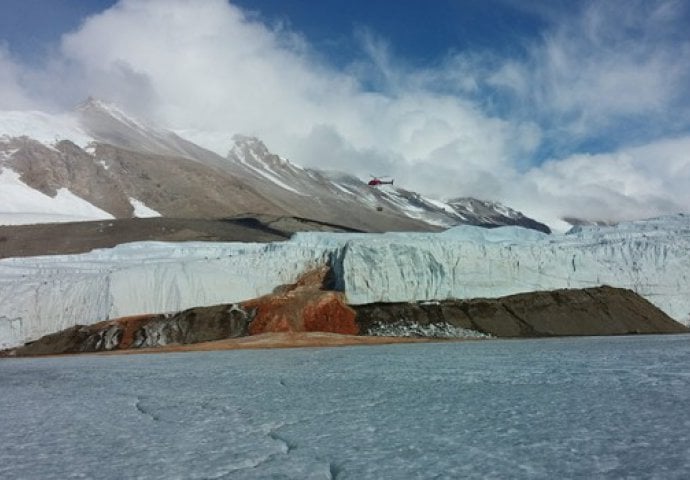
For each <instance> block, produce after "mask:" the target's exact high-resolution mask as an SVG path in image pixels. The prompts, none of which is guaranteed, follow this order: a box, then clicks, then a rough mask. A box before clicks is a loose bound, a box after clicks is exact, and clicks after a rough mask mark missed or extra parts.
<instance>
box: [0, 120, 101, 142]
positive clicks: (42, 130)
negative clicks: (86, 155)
mask: <svg viewBox="0 0 690 480" xmlns="http://www.w3.org/2000/svg"><path fill="white" fill-rule="evenodd" d="M0 136H7V137H21V136H27V137H30V138H32V139H34V140H37V141H39V142H41V143H43V144H45V145H46V146H51V145H54V144H56V143H58V142H59V141H61V140H70V141H72V142H73V143H75V144H77V145H79V146H80V147H86V146H88V144H89V143H91V142H93V141H94V139H93V137H91V136H90V135H88V134H87V133H86V132H85V131H84V130H83V129H82V128H81V127H80V126H79V122H78V120H77V119H76V118H75V117H74V116H73V115H70V114H55V115H51V114H48V113H44V112H37V111H0Z"/></svg>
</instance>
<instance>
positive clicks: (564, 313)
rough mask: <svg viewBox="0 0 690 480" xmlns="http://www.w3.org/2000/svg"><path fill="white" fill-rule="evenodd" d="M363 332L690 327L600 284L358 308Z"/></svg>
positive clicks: (506, 333)
mask: <svg viewBox="0 0 690 480" xmlns="http://www.w3.org/2000/svg"><path fill="white" fill-rule="evenodd" d="M353 308H354V309H355V310H356V311H357V323H358V324H359V327H360V329H361V331H362V333H363V334H365V335H366V334H367V333H368V332H372V331H374V330H376V329H377V328H380V327H381V326H384V325H388V324H400V323H403V324H409V325H423V326H425V325H445V324H447V325H452V326H454V327H458V328H463V329H470V330H476V331H479V332H483V333H486V334H490V335H493V336H496V337H548V336H560V335H623V334H634V333H682V332H688V331H689V330H688V328H687V327H685V326H684V325H682V324H680V323H678V322H676V321H675V320H673V319H672V318H671V317H669V316H668V315H666V314H665V313H664V312H663V311H661V310H660V309H659V308H657V307H655V306H654V305H653V304H651V303H650V302H648V301H647V300H645V299H644V298H642V297H641V296H639V295H637V294H636V293H634V292H632V291H631V290H626V289H621V288H612V287H607V286H603V287H597V288H585V289H564V290H554V291H546V292H532V293H523V294H517V295H510V296H507V297H501V298H496V299H472V300H444V301H438V302H419V303H371V304H366V305H357V306H354V307H353Z"/></svg>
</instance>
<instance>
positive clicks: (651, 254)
mask: <svg viewBox="0 0 690 480" xmlns="http://www.w3.org/2000/svg"><path fill="white" fill-rule="evenodd" d="M346 250H347V251H346V254H345V255H342V257H341V262H342V264H341V265H339V266H338V268H337V271H338V272H339V275H338V278H339V280H340V282H341V285H340V286H341V288H342V289H343V290H344V291H345V292H346V293H347V298H348V301H349V302H350V303H352V304H362V303H370V302H400V301H408V300H410V299H415V300H432V299H445V298H477V297H500V296H504V295H511V294H515V293H522V292H530V291H536V290H552V289H557V288H585V287H593V286H598V285H611V286H615V287H621V288H629V289H631V290H633V291H635V292H637V293H638V294H640V295H642V296H643V297H645V298H646V299H647V300H649V301H651V302H652V303H654V304H655V305H656V306H657V307H659V308H661V309H662V310H664V311H665V312H666V313H667V314H669V315H670V316H671V317H673V318H675V319H676V320H679V321H681V322H683V323H685V324H689V323H690V300H689V298H690V279H689V274H688V272H690V217H689V216H685V215H677V216H671V217H665V218H661V219H654V220H650V221H641V222H631V223H626V224H621V225H619V226H617V227H587V228H581V229H576V230H574V231H572V232H570V233H568V234H566V235H543V234H540V233H538V232H535V231H530V230H524V229H520V228H518V227H502V228H498V229H494V230H484V229H478V228H475V227H469V226H461V227H456V228H454V229H451V230H448V231H446V232H444V233H441V234H437V235H433V234H432V235H429V234H419V235H415V236H414V237H412V236H410V237H408V236H402V235H388V236H381V237H379V238H372V239H353V240H350V241H349V242H348V244H347V247H346Z"/></svg>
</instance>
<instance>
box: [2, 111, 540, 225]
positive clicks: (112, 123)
mask: <svg viewBox="0 0 690 480" xmlns="http://www.w3.org/2000/svg"><path fill="white" fill-rule="evenodd" d="M13 115H14V119H15V120H16V118H19V117H21V115H19V114H18V113H17V112H14V114H13ZM0 117H2V113H0ZM35 118H40V123H41V125H39V126H35V125H34V124H33V123H32V122H35V120H34V119H35ZM63 118H67V119H69V121H68V122H67V121H66V124H65V125H66V128H63V129H61V128H60V127H61V126H62V124H61V123H60V122H61V121H62V119H63ZM11 123H12V121H3V120H2V118H0V168H2V169H10V170H12V171H13V172H16V173H17V174H18V175H19V179H20V181H21V182H23V183H24V184H26V185H27V186H28V187H30V188H32V189H34V190H36V191H37V192H40V193H41V194H43V195H46V196H48V197H50V198H54V197H55V195H56V192H57V190H59V189H62V188H64V189H67V190H68V191H69V192H72V193H73V194H74V195H76V196H77V197H79V198H81V199H83V200H84V201H86V202H88V203H89V204H92V205H93V206H94V207H97V208H98V209H100V210H102V211H104V212H106V213H107V215H109V216H112V217H114V218H132V217H135V216H136V215H137V212H138V211H141V209H148V210H147V211H153V212H158V213H160V214H161V215H162V216H164V217H173V216H174V217H190V218H222V217H227V216H232V215H237V214H240V213H245V212H254V213H258V214H274V215H289V216H295V217H303V218H312V219H314V220H317V221H321V222H327V223H334V224H340V225H344V226H347V227H349V228H354V229H359V230H364V231H395V230H397V231H405V230H409V231H436V230H442V229H445V228H448V227H451V226H454V225H458V224H471V225H479V226H487V227H494V226H502V225H520V226H524V227H526V228H533V229H536V230H540V231H543V232H549V229H548V227H547V226H546V225H544V224H541V223H540V222H537V221H536V220H533V219H530V218H529V217H526V216H524V215H523V214H522V213H520V212H516V211H515V210H512V209H510V208H508V207H505V206H503V205H500V204H497V203H494V202H485V201H481V200H478V199H465V200H464V201H459V200H457V199H456V200H454V201H450V202H441V201H438V200H435V199H431V198H429V197H426V196H424V195H421V194H419V193H416V192H412V191H408V190H405V189H403V188H399V187H397V186H395V187H394V186H392V185H383V186H378V187H371V186H369V185H367V184H366V183H365V182H363V181H361V180H360V179H358V178H357V177H355V176H353V175H350V174H347V173H345V172H343V173H337V174H334V173H333V172H321V171H319V170H316V169H310V168H303V167H301V166H299V165H298V164H295V163H293V162H291V161H290V160H288V159H286V158H283V157H281V156H280V155H277V154H275V153H273V152H270V151H269V149H268V148H267V147H266V145H264V144H263V142H261V140H260V139H258V138H255V137H250V136H245V135H235V136H234V137H232V141H233V143H232V145H231V146H230V148H229V151H228V154H227V156H226V157H221V156H220V155H217V154H216V153H214V152H211V151H210V150H207V149H205V148H203V147H202V146H199V145H196V144H194V143H192V142H190V141H188V140H186V139H184V138H182V137H180V136H179V135H177V134H175V133H173V132H171V131H168V130H164V129H160V128H157V127H155V126H150V125H148V124H146V123H145V122H142V121H139V120H137V119H135V118H133V117H131V116H129V115H127V114H126V113H125V112H123V111H122V110H120V109H119V108H118V107H117V106H115V105H113V104H109V103H106V102H103V101H100V100H97V99H94V98H89V99H88V100H87V101H85V102H83V103H82V104H80V105H79V106H77V108H76V110H75V112H74V113H73V115H72V116H71V117H65V116H63V117H59V116H56V117H53V118H50V117H49V116H47V114H42V115H37V114H36V112H33V114H31V115H30V114H26V115H25V116H24V120H23V121H22V122H15V123H14V124H13V125H15V127H14V128H12V129H10V128H9V127H7V125H8V124H11ZM18 123H19V124H21V125H23V127H22V128H23V131H22V128H19V127H17V126H16V125H17V124H18ZM51 125H52V127H51ZM67 127H68V128H67ZM50 128H54V129H55V130H56V134H55V135H50V134H49V131H50ZM3 129H4V130H3ZM39 131H40V132H41V133H40V134H38V133H37V132H39ZM8 132H9V133H8ZM21 133H24V135H19V134H21ZM32 135H33V136H35V137H37V138H33V137H32ZM63 137H72V138H63ZM51 139H52V141H51ZM44 200H45V199H44ZM137 206H139V207H141V208H139V209H138V210H137V208H135V207H137ZM15 210H16V209H15ZM0 213H1V212H0ZM19 213H21V212H15V214H17V216H18V214H19ZM25 213H26V212H25ZM63 213H66V214H67V213H69V212H63ZM90 219H93V218H90ZM0 220H2V218H0ZM5 223H6V222H5Z"/></svg>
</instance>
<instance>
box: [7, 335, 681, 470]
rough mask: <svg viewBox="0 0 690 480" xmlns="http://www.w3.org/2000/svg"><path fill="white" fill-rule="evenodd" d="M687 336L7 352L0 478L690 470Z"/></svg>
mask: <svg viewBox="0 0 690 480" xmlns="http://www.w3.org/2000/svg"><path fill="white" fill-rule="evenodd" d="M689 410H690V336H688V335H675V336H635V337H593V338H565V339H545V340H483V341H466V342H449V343H433V344H414V345H391V346H376V347H342V348H330V349H318V348H312V349H288V350H253V351H222V352H196V353H174V354H160V355H122V356H94V355H88V356H86V355H85V356H73V357H55V358H36V359H4V360H1V361H0V478H12V479H65V478H102V479H120V478H141V479H171V478H180V479H196V478H198V479H202V478H204V479H210V478H214V479H222V478H227V479H255V478H295V479H307V478H310V479H311V478H313V479H328V478H338V479H383V478H395V479H405V478H424V479H426V478H429V479H431V478H545V479H546V478H645V479H646V478H660V479H661V478H663V479H672V478H679V479H680V478H690V416H689Z"/></svg>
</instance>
